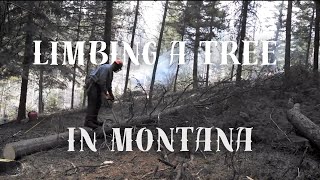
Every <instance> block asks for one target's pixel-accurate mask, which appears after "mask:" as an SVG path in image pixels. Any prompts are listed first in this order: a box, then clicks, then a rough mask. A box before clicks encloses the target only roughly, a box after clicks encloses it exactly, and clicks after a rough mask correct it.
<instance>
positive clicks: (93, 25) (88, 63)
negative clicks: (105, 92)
mask: <svg viewBox="0 0 320 180" xmlns="http://www.w3.org/2000/svg"><path fill="white" fill-rule="evenodd" d="M97 13H98V12H97V10H96V9H95V10H94V17H96V16H97ZM96 26H97V18H94V20H93V24H92V28H91V32H90V38H89V39H90V40H95V38H94V34H95V30H96ZM88 57H89V54H88ZM89 69H90V61H87V64H86V79H87V78H88V76H89V75H90V74H89V73H90V72H89ZM86 101H87V90H86V89H85V88H83V101H82V107H85V105H86Z"/></svg>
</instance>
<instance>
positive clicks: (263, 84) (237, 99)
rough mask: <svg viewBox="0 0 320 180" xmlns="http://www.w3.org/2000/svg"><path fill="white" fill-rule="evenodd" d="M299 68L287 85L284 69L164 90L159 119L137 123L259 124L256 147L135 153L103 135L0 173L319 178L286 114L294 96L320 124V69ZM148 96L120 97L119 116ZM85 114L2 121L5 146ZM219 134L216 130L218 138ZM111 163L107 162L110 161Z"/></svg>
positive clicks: (0, 143)
mask: <svg viewBox="0 0 320 180" xmlns="http://www.w3.org/2000/svg"><path fill="white" fill-rule="evenodd" d="M292 72H294V73H293V76H294V77H293V78H292V79H294V80H293V81H292V82H290V86H289V87H287V88H284V85H283V83H282V82H283V76H282V74H278V75H275V76H272V77H266V78H263V79H257V80H255V81H244V82H242V83H241V84H240V85H238V86H237V85H236V84H234V83H230V82H219V83H216V84H215V85H213V86H210V87H208V88H201V89H199V90H197V91H194V90H186V91H180V92H177V93H170V94H168V93H163V92H159V93H158V97H157V98H155V100H154V105H155V107H156V108H155V111H154V113H152V114H155V116H151V117H152V119H151V120H152V121H151V123H147V124H143V125H141V124H138V125H137V126H136V128H137V129H138V128H140V127H148V128H149V129H152V130H155V127H160V128H162V129H163V130H166V132H167V133H168V132H170V131H169V128H172V127H195V128H196V127H213V126H214V127H219V128H221V129H223V130H224V131H225V132H228V129H229V128H232V127H233V128H237V127H253V134H252V141H253V142H252V152H244V151H239V152H234V153H232V152H229V151H227V150H222V151H219V152H216V151H215V150H216V147H215V146H213V148H212V149H213V151H212V152H203V151H197V152H194V151H190V152H179V151H176V152H174V153H169V152H168V151H163V152H157V151H156V147H154V148H151V150H150V151H148V152H141V151H139V150H138V149H137V147H136V146H134V147H133V149H134V150H133V151H132V152H117V151H115V152H111V151H110V149H108V148H109V147H108V146H106V144H105V143H104V140H103V139H98V141H97V149H98V151H97V152H92V151H90V150H89V148H87V147H85V150H84V151H83V152H79V147H80V143H79V142H77V143H76V147H75V149H76V151H75V152H68V148H67V147H60V148H53V149H51V150H48V151H42V152H38V153H34V154H31V155H28V156H24V157H22V158H21V159H19V160H18V162H20V163H21V164H22V166H21V167H20V168H19V169H18V170H11V171H6V172H0V179H2V178H4V179H26V178H29V179H33V178H35V177H36V178H37V179H40V178H41V179H43V178H45V179H78V178H81V179H152V178H153V179H177V178H180V179H250V178H252V179H318V178H319V177H320V166H319V162H320V156H319V153H318V152H319V150H318V149H316V147H315V146H313V145H312V144H311V145H310V143H309V142H307V141H306V139H304V138H301V137H299V136H298V135H297V134H296V132H295V130H294V127H293V126H292V125H291V124H290V123H289V122H288V119H287V115H286V112H287V110H288V109H289V108H290V105H288V101H289V99H290V101H293V103H300V105H301V112H302V113H303V114H304V115H306V116H307V117H308V118H310V119H311V120H312V121H313V122H314V123H316V124H318V125H320V111H319V108H320V91H319V89H318V88H317V87H316V86H315V85H314V82H313V80H312V78H311V77H312V73H310V72H308V71H306V70H303V69H301V68H298V67H295V68H293V69H292ZM163 94H164V95H163ZM130 99H131V101H130ZM132 100H133V101H132ZM144 100H145V99H144V97H143V96H136V97H135V96H132V97H131V98H127V100H126V101H124V100H123V99H122V100H121V101H120V103H119V101H118V102H116V103H115V104H114V107H113V109H114V111H115V113H116V116H117V119H120V120H121V119H128V118H130V116H131V115H130V112H134V118H133V120H135V119H136V118H139V117H141V115H142V114H146V113H145V111H144V110H143V109H144ZM132 102H133V103H132ZM157 104H159V105H157ZM178 106H180V107H181V108H179V109H178V110H176V111H174V112H170V113H162V114H160V116H158V114H159V112H161V111H162V110H163V109H164V108H165V109H170V107H178ZM129 107H131V109H130V108H129ZM132 110H133V111H132ZM102 111H104V112H101V114H100V115H101V116H100V117H99V119H100V120H104V119H110V118H112V115H111V114H112V113H111V112H110V109H108V108H107V107H105V109H104V110H102ZM151 111H152V109H148V113H150V112H151ZM163 112H166V110H164V111H163ZM84 116H85V112H84V111H81V110H79V111H75V112H72V111H70V112H65V113H60V114H59V113H57V114H54V115H51V116H48V117H42V118H39V119H38V120H37V121H30V122H25V123H21V124H18V123H15V122H13V123H8V124H5V125H1V126H0V136H1V140H0V152H1V154H2V150H3V148H4V146H5V145H6V144H7V143H10V142H14V141H19V140H23V139H30V138H36V137H42V136H46V135H50V134H55V133H57V132H65V131H66V130H67V127H81V126H82V124H83V121H84ZM153 117H156V118H153ZM39 122H40V123H39ZM38 123H39V124H38ZM36 124H38V125H36ZM35 125H36V126H35ZM31 128H32V129H31ZM110 137H111V136H110ZM110 137H108V141H110V140H111V139H110ZM287 137H288V138H290V139H291V141H292V142H290V141H289V140H288V139H287ZM179 138H181V136H180V134H179V133H178V134H175V137H174V139H175V140H176V142H177V144H175V149H179V147H180V145H181V144H179V143H180V142H179V141H180V139H179ZM192 138H194V137H192ZM214 138H215V136H214V134H213V140H212V141H214V140H215V139H214ZM193 142H194V141H192V140H190V144H191V146H190V147H194V143H193ZM213 143H215V142H213ZM190 149H192V148H190ZM159 159H162V162H161V161H159ZM106 161H110V162H106ZM103 162H105V163H106V164H104V165H102V163H103Z"/></svg>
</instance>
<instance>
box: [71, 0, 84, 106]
mask: <svg viewBox="0 0 320 180" xmlns="http://www.w3.org/2000/svg"><path fill="white" fill-rule="evenodd" d="M82 6H83V1H80V9H79V16H78V18H79V19H78V28H77V37H76V38H77V39H76V41H78V40H79V37H80V25H81V18H82ZM76 73H77V60H75V63H74V66H73V74H72V89H71V109H73V106H74V87H75V85H76V75H77V74H76Z"/></svg>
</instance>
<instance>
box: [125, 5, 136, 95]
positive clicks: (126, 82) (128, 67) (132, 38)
mask: <svg viewBox="0 0 320 180" xmlns="http://www.w3.org/2000/svg"><path fill="white" fill-rule="evenodd" d="M138 14H139V0H138V1H137V5H136V12H135V16H134V23H133V29H132V35H131V36H132V37H131V44H130V46H131V49H132V48H133V45H134V36H135V34H136V28H137V22H138ZM130 66H131V59H130V58H129V59H128V65H127V73H126V80H125V83H124V90H123V94H124V95H125V94H126V93H127V88H128V81H129V74H130Z"/></svg>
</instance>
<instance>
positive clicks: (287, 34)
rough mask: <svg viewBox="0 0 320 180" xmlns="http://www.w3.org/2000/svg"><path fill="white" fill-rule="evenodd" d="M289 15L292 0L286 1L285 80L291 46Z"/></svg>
mask: <svg viewBox="0 0 320 180" xmlns="http://www.w3.org/2000/svg"><path fill="white" fill-rule="evenodd" d="M291 15H292V1H288V10H287V23H286V48H285V60H284V61H285V62H284V73H285V78H286V82H289V79H290V47H291Z"/></svg>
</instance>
